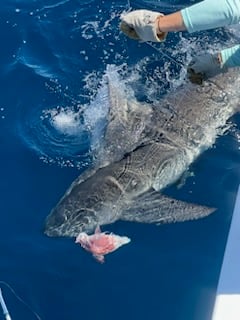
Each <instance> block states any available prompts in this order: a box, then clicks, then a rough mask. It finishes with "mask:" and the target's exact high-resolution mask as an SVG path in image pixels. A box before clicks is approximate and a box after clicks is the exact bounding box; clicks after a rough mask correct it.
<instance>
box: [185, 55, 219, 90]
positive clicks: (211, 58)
mask: <svg viewBox="0 0 240 320" xmlns="http://www.w3.org/2000/svg"><path fill="white" fill-rule="evenodd" d="M224 71H225V68H223V66H222V64H221V54H220V53H216V54H211V53H206V54H202V55H199V56H196V57H195V58H194V59H193V60H192V61H191V62H190V64H189V66H188V69H187V74H188V78H189V80H190V81H191V82H192V83H196V84H202V83H203V80H206V79H208V78H212V77H214V76H215V75H217V74H219V73H221V72H224Z"/></svg>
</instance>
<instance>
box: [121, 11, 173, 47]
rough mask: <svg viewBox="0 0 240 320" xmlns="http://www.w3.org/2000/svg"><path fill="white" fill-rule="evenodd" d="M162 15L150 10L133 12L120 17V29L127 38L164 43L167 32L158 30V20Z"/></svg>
mask: <svg viewBox="0 0 240 320" xmlns="http://www.w3.org/2000/svg"><path fill="white" fill-rule="evenodd" d="M161 16H163V14H162V13H159V12H154V11H150V10H135V11H132V12H129V13H127V14H122V15H121V23H120V29H121V31H122V32H123V33H125V34H126V35H127V36H128V37H129V38H131V39H134V40H140V41H153V42H161V41H164V40H165V38H166V36H167V32H161V31H159V30H158V29H159V28H158V19H157V18H159V17H161Z"/></svg>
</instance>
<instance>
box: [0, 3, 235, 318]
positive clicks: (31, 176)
mask: <svg viewBox="0 0 240 320" xmlns="http://www.w3.org/2000/svg"><path fill="white" fill-rule="evenodd" d="M192 3H194V1H177V0H176V1H174V0H171V1H170V0H169V1H164V2H163V1H157V0H155V1H147V0H146V1H143V0H141V1H101V0H74V1H73V0H71V1H70V0H63V1H59V0H32V1H26V0H21V1H20V0H2V2H1V6H0V12H1V14H0V42H1V50H0V57H1V59H0V88H1V94H0V142H1V157H0V167H1V180H0V195H1V201H0V214H1V224H0V225H1V232H0V248H1V251H0V252H1V259H0V280H2V281H5V282H7V283H8V284H10V285H11V287H12V288H13V289H14V290H15V291H16V293H17V294H18V295H19V296H20V297H21V298H22V299H23V300H24V301H25V302H26V303H27V304H28V305H29V306H30V308H31V309H32V310H34V311H35V312H37V313H38V314H39V316H40V317H41V319H43V320H50V319H58V320H73V319H90V320H91V319H104V320H109V319H115V320H120V319H121V320H122V319H138V320H145V319H164V320H209V319H210V318H211V312H212V309H213V304H214V298H215V292H216V286H217V283H218V276H219V272H220V268H221V263H222V258H223V253H224V248H225V243H226V237H227V233H228V228H229V224H230V222H231V215H232V212H233V208H234V202H235V197H236V192H237V187H238V184H239V178H240V171H239V164H240V159H239V136H240V135H239V132H238V125H239V124H240V118H239V117H238V116H235V117H234V118H233V119H231V121H232V122H233V123H236V126H235V127H232V128H231V129H229V130H228V131H227V133H226V134H225V135H223V136H221V137H219V138H218V140H217V142H216V144H215V145H214V146H213V148H211V149H209V150H208V151H206V152H205V153H203V154H202V155H201V157H199V158H198V159H197V161H196V162H195V163H194V164H193V165H192V167H191V168H190V169H189V170H190V172H192V173H194V175H189V177H188V178H187V179H186V181H185V183H184V184H183V185H182V187H181V188H178V186H177V185H174V186H172V187H170V188H168V190H166V192H167V194H169V195H171V196H174V197H177V198H179V199H182V200H186V201H191V202H196V203H201V204H205V205H209V206H213V207H216V208H218V210H217V211H216V212H215V213H214V214H213V215H211V216H210V217H208V218H205V219H202V220H198V221H192V222H185V223H179V224H170V225H163V226H155V225H142V224H135V223H127V222H118V223H115V224H113V225H109V226H108V227H105V230H109V231H113V232H115V233H117V234H120V235H127V236H129V237H130V238H131V240H132V241H131V243H130V244H128V245H126V246H124V247H122V248H121V249H119V250H118V251H116V252H115V253H113V254H111V255H108V256H107V257H106V263H105V264H103V265H101V264H99V263H98V262H96V261H95V260H94V259H93V258H92V256H91V255H90V254H89V253H86V252H85V251H83V250H82V249H81V248H80V246H78V245H76V244H75V243H74V239H67V238H48V237H46V236H45V235H44V234H43V227H44V220H45V218H46V216H47V215H48V214H49V212H50V210H51V209H52V208H53V207H54V206H55V204H56V203H57V202H58V200H59V199H60V197H61V196H62V195H63V193H64V192H65V190H66V189H67V188H68V186H69V185H70V183H71V182H72V181H73V180H74V179H75V178H76V177H77V176H78V175H79V174H80V173H81V172H83V171H84V170H85V169H86V168H87V167H89V166H91V164H92V161H93V147H92V145H93V144H94V143H95V144H96V146H97V143H100V142H98V138H99V137H100V135H101V132H102V128H103V126H104V124H103V123H102V122H104V119H103V118H104V112H105V111H106V110H105V109H106V108H105V106H103V105H101V97H100V98H99V99H100V101H95V100H94V98H95V97H96V94H97V92H99V90H100V88H101V81H102V79H103V76H104V74H105V73H106V70H107V69H108V68H109V66H110V68H112V69H113V70H115V72H118V73H120V74H122V76H123V78H124V77H125V78H127V77H128V81H129V83H130V84H131V86H132V88H133V89H134V91H135V92H136V96H137V97H138V99H139V100H142V101H148V102H149V101H150V102H152V101H157V100H158V99H160V98H161V96H162V95H163V94H164V93H165V92H167V91H168V90H171V89H173V87H174V86H177V85H178V83H180V82H181V81H184V80H183V79H184V75H185V74H184V72H185V71H186V68H185V67H186V65H187V63H188V62H189V61H190V59H191V57H192V56H194V55H195V54H196V52H199V51H201V50H202V51H204V50H208V49H209V50H212V51H213V50H215V49H217V48H218V47H219V46H220V45H221V44H220V42H221V41H222V43H224V41H225V36H226V35H225V33H224V32H223V31H222V30H216V31H211V32H202V33H198V34H194V35H191V36H190V35H188V34H187V33H176V34H175V33H173V34H169V37H168V40H167V41H166V42H165V43H164V44H160V45H159V44H158V45H154V48H153V47H151V46H149V45H147V44H144V43H140V44H137V43H136V42H134V41H131V40H128V39H126V37H124V36H123V35H122V34H121V33H120V32H119V29H118V24H119V16H120V14H121V13H122V12H123V11H124V10H128V9H129V6H131V7H132V8H134V9H136V8H147V9H152V10H158V11H162V12H164V13H168V12H172V11H176V10H178V9H180V8H183V7H185V6H187V5H189V4H192ZM220 40H221V41H220ZM129 79H130V80H129ZM237 90H239V88H238V89H237ZM94 101H95V102H94ZM96 106H97V107H98V108H96ZM91 108H92V109H91ZM104 108H105V109H104ZM89 110H90V111H89ZM98 112H99V114H98ZM101 112H102V114H101ZM85 115H86V116H85ZM99 139H100V138H99ZM94 141H95V142H94ZM113 143H114V137H113ZM1 287H2V289H3V294H4V297H5V299H6V303H7V305H8V308H9V311H10V312H11V315H12V319H13V320H17V319H25V320H28V319H36V318H35V317H34V315H33V314H32V312H31V311H30V310H29V309H28V308H27V307H26V306H25V305H24V304H22V303H21V302H20V301H19V300H17V299H16V297H15V296H14V295H13V294H12V293H11V291H10V290H9V289H8V288H7V287H6V286H5V285H1ZM0 318H1V317H0Z"/></svg>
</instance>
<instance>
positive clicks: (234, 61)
mask: <svg viewBox="0 0 240 320" xmlns="http://www.w3.org/2000/svg"><path fill="white" fill-rule="evenodd" d="M221 56H222V65H223V66H226V67H227V68H232V67H237V66H238V67H239V66H240V45H239V44H238V45H236V46H234V47H231V48H227V49H223V50H222V51H221Z"/></svg>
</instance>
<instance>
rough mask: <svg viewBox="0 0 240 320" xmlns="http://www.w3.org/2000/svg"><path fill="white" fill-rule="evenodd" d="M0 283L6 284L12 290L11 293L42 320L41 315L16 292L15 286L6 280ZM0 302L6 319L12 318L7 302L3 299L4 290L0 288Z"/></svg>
mask: <svg viewBox="0 0 240 320" xmlns="http://www.w3.org/2000/svg"><path fill="white" fill-rule="evenodd" d="M0 284H3V285H5V286H6V287H7V288H8V289H9V290H10V291H11V293H12V294H13V295H14V296H15V297H16V298H17V299H18V300H19V301H20V302H21V303H22V304H23V305H24V306H25V307H26V308H27V309H28V310H29V311H30V312H31V313H32V314H33V315H34V316H35V317H36V318H37V319H38V320H42V319H41V317H40V316H39V315H38V314H37V313H36V312H35V311H34V310H33V309H32V308H31V307H30V306H29V305H28V304H27V303H26V302H25V301H24V300H23V299H22V298H21V297H20V296H19V295H18V294H17V293H16V292H15V290H13V288H12V287H11V286H10V285H9V284H8V283H7V282H5V281H0ZM0 304H1V306H2V310H3V315H4V317H5V320H12V318H11V316H10V313H9V311H8V309H7V306H6V303H5V301H4V299H3V296H2V290H1V288H0Z"/></svg>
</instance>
